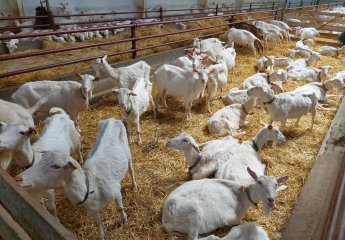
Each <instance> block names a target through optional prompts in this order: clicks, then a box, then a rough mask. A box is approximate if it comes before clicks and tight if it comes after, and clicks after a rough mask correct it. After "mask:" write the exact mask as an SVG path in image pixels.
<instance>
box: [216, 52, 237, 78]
mask: <svg viewBox="0 0 345 240" xmlns="http://www.w3.org/2000/svg"><path fill="white" fill-rule="evenodd" d="M220 56H221V57H222V58H223V59H224V60H225V63H226V66H227V68H228V70H231V72H232V73H231V81H234V74H235V59H236V51H235V48H234V47H233V46H232V47H229V48H226V49H224V50H222V51H221V52H220ZM221 57H220V58H221ZM216 60H217V62H219V61H220V59H219V58H217V59H216Z"/></svg>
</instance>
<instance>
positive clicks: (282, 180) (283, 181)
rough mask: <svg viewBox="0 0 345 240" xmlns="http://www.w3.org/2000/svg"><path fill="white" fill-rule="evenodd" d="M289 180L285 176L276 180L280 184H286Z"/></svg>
mask: <svg viewBox="0 0 345 240" xmlns="http://www.w3.org/2000/svg"><path fill="white" fill-rule="evenodd" d="M288 178H289V177H288V176H284V177H279V178H277V179H276V180H277V182H278V183H285V182H286V181H287V180H288Z"/></svg>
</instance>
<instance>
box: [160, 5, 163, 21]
mask: <svg viewBox="0 0 345 240" xmlns="http://www.w3.org/2000/svg"><path fill="white" fill-rule="evenodd" d="M159 19H160V21H163V8H162V7H160V8H159Z"/></svg>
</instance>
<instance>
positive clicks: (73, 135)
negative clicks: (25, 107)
mask: <svg viewBox="0 0 345 240" xmlns="http://www.w3.org/2000/svg"><path fill="white" fill-rule="evenodd" d="M50 113H51V114H55V115H53V116H51V117H48V118H46V119H45V120H44V128H43V131H42V133H41V135H40V137H39V138H38V140H37V141H35V142H34V144H33V145H32V146H31V144H26V145H24V146H23V153H24V154H23V155H24V157H26V158H27V159H32V161H31V164H30V165H29V166H27V167H25V168H24V169H28V168H30V167H32V166H33V165H35V164H37V163H39V162H40V161H41V160H42V153H43V152H45V151H59V152H62V153H64V154H68V155H69V154H71V153H74V152H76V151H78V153H79V159H80V161H81V162H83V159H82V155H81V151H80V147H81V142H80V135H79V132H78V131H77V129H76V128H75V125H74V122H73V121H72V120H71V119H70V117H69V116H68V115H67V114H66V113H65V111H64V110H62V109H61V108H52V109H51V110H50ZM31 153H32V154H33V155H32V156H31ZM29 192H30V194H31V195H32V196H33V197H34V198H35V199H36V200H37V201H40V200H41V198H42V197H43V196H44V194H45V192H46V191H42V190H41V191H40V190H38V191H29ZM47 195H48V210H49V211H50V212H51V213H52V214H53V215H54V216H55V217H57V214H56V205H55V194H54V190H49V191H48V192H47Z"/></svg>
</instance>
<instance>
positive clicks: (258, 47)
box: [254, 38, 264, 53]
mask: <svg viewBox="0 0 345 240" xmlns="http://www.w3.org/2000/svg"><path fill="white" fill-rule="evenodd" d="M254 46H255V48H256V50H257V51H258V53H263V51H264V46H263V45H262V42H261V41H260V40H259V39H258V38H256V39H255V40H254Z"/></svg>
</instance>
